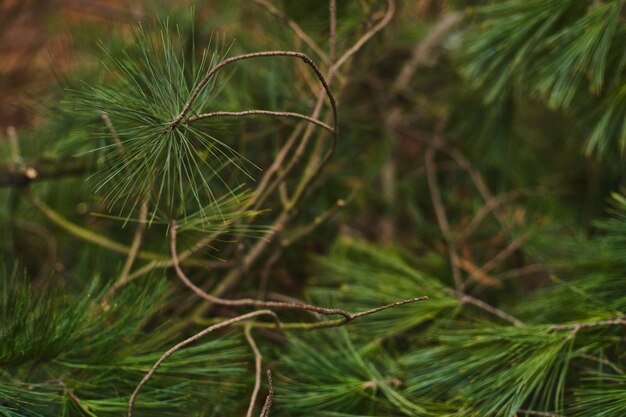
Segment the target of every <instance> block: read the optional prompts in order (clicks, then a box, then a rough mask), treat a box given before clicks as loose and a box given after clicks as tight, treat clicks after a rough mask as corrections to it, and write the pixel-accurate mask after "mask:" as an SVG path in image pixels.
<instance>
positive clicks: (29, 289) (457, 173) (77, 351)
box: [0, 0, 626, 417]
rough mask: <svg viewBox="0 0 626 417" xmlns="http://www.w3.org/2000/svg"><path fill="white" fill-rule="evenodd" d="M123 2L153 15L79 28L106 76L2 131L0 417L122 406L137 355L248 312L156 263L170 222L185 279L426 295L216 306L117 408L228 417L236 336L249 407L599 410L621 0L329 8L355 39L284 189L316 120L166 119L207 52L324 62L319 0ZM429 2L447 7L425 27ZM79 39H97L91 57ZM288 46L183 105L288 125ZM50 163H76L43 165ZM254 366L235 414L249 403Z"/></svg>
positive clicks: (90, 77)
mask: <svg viewBox="0 0 626 417" xmlns="http://www.w3.org/2000/svg"><path fill="white" fill-rule="evenodd" d="M149 3H150V4H149V5H147V6H146V7H145V9H144V11H143V12H144V13H145V14H146V16H147V15H149V14H150V13H151V12H154V14H155V17H154V20H153V21H154V22H156V23H152V24H145V23H142V24H141V26H139V27H138V28H134V29H131V30H130V31H129V32H125V31H124V30H119V31H117V30H112V31H111V32H110V33H108V32H107V33H104V32H103V33H99V29H97V26H93V27H92V28H90V29H89V32H88V33H85V36H84V37H78V38H77V41H76V47H77V48H79V50H80V52H81V54H84V55H82V56H86V57H89V58H92V57H97V60H98V61H100V57H101V56H104V57H103V61H104V62H103V64H100V63H97V64H96V63H94V62H89V63H88V64H87V65H78V67H77V69H76V70H75V71H74V72H72V73H71V74H68V77H67V80H64V81H63V85H64V86H65V87H66V89H65V92H64V93H62V92H61V91H56V92H55V93H54V97H52V99H51V100H50V102H49V103H48V102H47V101H46V103H45V106H42V108H43V107H45V108H46V109H47V114H46V115H45V119H46V120H44V121H42V122H41V124H40V125H38V126H37V127H36V128H33V129H32V130H31V131H27V129H22V128H20V129H18V131H19V138H18V139H19V140H17V141H16V143H17V144H18V145H20V146H17V147H16V146H15V143H14V142H9V141H6V142H5V141H3V140H2V141H0V159H1V161H0V186H5V185H8V186H13V188H11V189H8V190H4V189H3V190H0V233H1V234H0V236H2V239H0V256H1V257H3V258H4V259H13V258H15V259H17V260H19V261H21V263H22V266H21V267H19V268H17V267H16V268H14V269H13V270H11V269H10V268H9V266H11V265H12V264H10V263H7V265H8V266H7V268H9V269H7V268H5V269H3V270H0V415H1V416H8V417H17V416H42V417H48V416H50V417H52V416H92V417H95V416H98V417H106V416H119V415H124V414H126V413H127V410H128V402H129V399H130V396H131V393H132V392H133V390H134V389H135V387H137V384H138V383H139V382H140V381H141V380H142V378H143V377H144V376H145V375H146V373H147V372H148V371H149V370H150V369H151V368H152V366H153V365H154V364H155V363H156V362H157V361H158V360H159V359H160V358H162V355H163V354H164V352H167V351H168V349H170V348H172V346H174V345H176V344H178V343H180V342H181V341H182V340H186V339H187V338H188V337H190V336H192V335H195V334H198V332H201V331H203V330H205V329H206V327H205V326H206V325H207V323H210V324H214V323H216V322H217V321H221V320H224V319H225V318H232V317H236V316H238V315H241V314H244V313H246V312H249V310H248V309H247V307H249V305H250V304H246V306H242V305H241V304H239V305H232V304H231V305H216V304H211V303H208V302H207V301H206V299H202V298H201V297H197V296H196V295H197V292H198V291H196V294H195V295H194V294H193V293H192V292H191V291H189V288H187V287H185V286H184V285H182V283H181V282H180V281H177V280H176V277H177V274H175V272H178V271H173V270H172V268H171V267H172V266H173V263H172V261H171V259H172V258H171V253H170V251H171V248H170V244H171V241H170V237H171V234H170V232H171V230H172V229H171V227H172V224H173V221H175V222H176V225H177V230H178V231H180V232H181V235H180V239H179V240H178V244H177V248H178V254H179V256H180V258H181V265H180V267H181V268H182V270H184V272H185V273H186V274H188V277H189V280H191V281H192V282H193V283H194V284H195V285H197V287H199V288H202V289H203V290H205V291H206V292H208V293H211V294H216V295H218V296H222V297H225V298H247V297H251V298H255V297H257V294H259V295H258V297H259V298H263V297H265V298H267V299H272V300H289V301H292V300H293V299H294V298H295V299H300V298H303V299H306V300H307V301H308V302H310V303H314V304H315V305H320V306H324V307H329V308H338V309H343V310H346V311H348V312H350V313H355V312H362V311H365V310H368V309H372V308H375V307H379V306H381V305H386V304H389V303H393V302H396V301H399V300H403V299H408V298H412V297H417V296H423V295H426V296H428V301H426V302H420V303H413V304H406V305H402V306H400V307H398V308H392V309H387V310H384V311H380V312H378V313H376V314H371V315H367V316H364V317H359V318H358V319H355V320H353V321H351V322H349V323H348V325H346V326H343V327H341V328H337V329H330V328H327V329H317V330H315V331H304V330H302V329H306V328H310V326H311V324H312V322H314V321H317V320H322V319H327V320H333V319H337V318H338V317H341V316H337V317H335V316H333V317H328V318H326V317H322V316H321V315H318V314H315V313H312V312H311V311H307V312H303V311H297V310H296V311H294V310H292V309H287V310H282V309H277V310H276V314H277V316H278V317H279V318H280V320H281V321H282V322H284V323H286V324H290V326H285V328H283V329H282V330H280V329H276V328H275V327H274V323H269V322H265V321H264V320H265V319H262V320H259V321H252V322H246V323H244V322H238V323H237V324H236V325H233V326H232V328H231V329H230V330H224V331H222V330H220V331H219V332H215V333H211V334H210V335H209V336H206V338H205V339H202V340H200V341H196V342H195V343H194V344H192V345H190V346H187V347H185V348H183V349H181V350H179V351H177V352H176V353H174V354H173V355H172V356H171V357H168V358H167V359H166V360H165V361H164V362H163V364H162V366H161V367H160V368H159V369H158V370H157V371H156V373H155V374H154V375H153V376H152V378H151V379H149V380H148V381H147V383H146V385H145V386H144V387H143V389H142V391H141V394H140V395H139V397H138V399H137V402H136V413H135V415H136V416H137V415H139V416H163V417H166V416H172V417H174V416H192V417H201V416H202V417H204V416H206V417H208V416H215V417H219V416H235V415H245V412H246V409H247V408H248V404H249V401H250V396H251V393H252V390H253V387H254V386H255V381H254V374H255V373H254V365H253V364H254V355H253V351H252V350H251V349H250V346H248V345H246V343H245V339H244V338H243V337H242V336H241V335H240V333H241V331H240V330H241V329H240V328H239V327H238V326H245V325H249V326H251V329H252V330H251V332H252V334H253V336H254V339H255V340H256V343H257V344H258V347H259V349H260V352H261V353H262V358H261V359H262V366H263V367H264V368H269V369H271V370H272V372H273V375H274V384H275V398H274V402H275V407H274V408H273V409H272V410H271V413H270V415H271V416H275V417H281V416H285V417H287V416H294V415H295V416H299V415H306V416H309V415H310V416H325V417H357V416H361V417H374V416H385V417H399V416H413V417H431V416H432V417H435V416H447V417H466V416H467V417H489V416H498V417H500V416H502V417H521V416H523V415H545V416H548V415H549V416H554V417H557V416H558V417H587V416H601V417H622V416H624V415H626V402H625V400H624V398H626V378H625V374H624V371H625V369H626V351H625V349H624V336H625V335H624V329H626V327H625V326H624V320H625V318H626V286H625V285H624V270H625V267H626V237H625V236H626V196H625V195H624V191H623V190H622V191H618V190H620V186H623V180H624V175H625V174H624V173H625V172H626V171H625V170H624V168H625V165H624V161H623V158H622V153H623V148H624V146H625V144H626V87H625V86H626V78H625V76H624V74H625V70H626V55H625V54H624V48H623V45H624V44H625V42H626V26H625V24H624V13H625V10H626V9H624V7H626V3H625V0H606V1H592V0H580V1H579V0H528V1H523V0H508V1H495V2H494V1H478V0H471V1H470V0H467V1H465V0H464V1H453V2H433V1H420V2H400V4H398V5H397V6H398V11H397V12H396V16H395V18H394V19H395V20H393V24H390V25H388V26H387V27H386V29H385V31H384V33H382V34H381V33H376V34H375V35H374V36H372V37H371V38H367V36H369V35H366V34H368V33H369V34H371V33H372V32H368V31H370V30H372V29H373V28H375V27H376V25H377V24H378V23H380V22H381V20H382V19H384V16H386V12H387V11H388V9H386V8H385V7H387V6H388V5H390V4H393V3H394V2H391V1H388V2H386V1H375V0H359V1H352V2H337V3H338V4H337V7H338V15H337V16H338V20H337V43H336V47H337V56H336V58H337V57H340V56H342V54H345V53H352V52H354V54H355V55H354V56H353V57H351V58H350V59H348V60H347V61H345V65H344V66H342V67H341V68H338V69H337V72H336V73H335V74H333V81H332V83H331V88H332V90H333V93H334V94H335V95H336V97H337V99H338V100H337V102H338V103H340V124H341V129H340V133H341V135H340V138H339V139H340V140H339V145H338V148H337V155H336V157H335V159H334V160H333V161H332V162H331V163H330V164H328V165H327V166H326V167H325V171H324V172H323V173H322V175H320V176H319V177H316V180H317V181H316V182H311V183H309V182H307V180H308V178H309V177H308V176H309V175H311V173H313V172H315V171H316V168H317V167H318V166H319V165H318V164H319V162H320V161H321V160H322V159H323V157H324V155H325V152H326V149H327V144H328V142H327V139H328V137H327V136H328V135H327V132H323V131H321V130H320V131H318V130H317V128H315V127H313V126H310V125H307V124H298V121H294V120H293V119H288V118H280V119H278V118H269V117H268V118H266V117H259V118H257V117H250V118H245V119H244V118H229V119H217V118H215V119H207V120H202V121H194V122H193V123H187V122H189V120H188V119H187V118H184V119H181V121H180V123H177V124H176V125H175V126H174V125H173V124H172V123H173V121H174V120H176V118H177V117H178V115H180V114H181V111H182V110H183V109H184V106H185V104H186V103H187V101H188V99H189V97H190V95H191V94H192V92H193V91H194V89H195V88H196V86H197V85H198V83H199V81H200V80H201V79H202V78H203V77H204V76H205V74H207V71H208V70H210V69H211V68H214V67H215V65H217V64H218V63H219V62H220V61H221V60H223V59H224V58H225V57H226V56H227V55H231V56H232V55H235V53H240V52H241V53H247V52H256V51H261V50H277V49H284V50H297V51H305V52H306V53H307V54H308V55H309V56H311V58H313V60H314V61H315V62H316V63H317V64H318V65H319V67H320V69H321V70H322V72H324V73H328V72H329V66H328V56H329V54H328V52H327V51H328V49H329V48H328V41H329V37H330V36H329V33H328V32H329V30H328V27H329V22H328V13H329V8H328V4H326V3H324V4H320V3H319V2H314V1H312V0H311V1H301V2H279V1H271V2H270V3H271V4H272V5H273V6H274V7H276V8H277V10H278V11H279V12H278V13H276V12H274V13H272V12H271V10H273V9H271V8H270V9H268V8H267V6H263V3H267V2H263V1H255V2H238V1H230V0H229V1H226V0H222V1H215V2H210V4H208V3H207V4H204V3H202V2H197V7H198V12H197V13H196V14H195V15H194V14H193V13H188V12H187V10H188V9H187V8H184V7H180V5H179V4H178V2H156V3H153V2H149ZM0 7H2V6H0ZM77 7H78V6H77ZM453 8H457V9H458V10H457V11H458V12H460V13H465V14H466V16H465V20H464V21H463V22H461V23H459V24H458V25H457V26H455V27H452V28H450V29H449V30H450V32H449V33H448V34H444V35H443V37H442V38H441V39H439V40H437V41H436V42H434V44H433V45H430V44H429V42H430V40H432V39H431V38H430V36H431V35H432V34H433V33H436V32H437V30H438V29H437V28H438V25H439V22H440V20H441V19H443V16H445V14H446V13H450V12H453V11H454V10H453ZM172 9H173V10H172ZM99 10H100V9H99ZM103 10H105V11H106V10H108V11H111V10H109V9H107V8H106V6H103ZM268 10H270V12H268ZM280 12H284V13H285V15H284V16H283V15H281V14H280ZM168 14H169V16H167V15H168ZM276 14H278V16H277V15H276ZM289 19H292V20H293V22H291V21H290V20H289ZM132 20H135V18H134V17H133V18H132ZM147 20H150V19H147ZM294 23H295V24H297V26H296V25H294ZM111 25H112V26H117V23H115V24H113V23H112V24H111ZM120 26H121V25H120ZM124 27H125V26H124ZM300 29H302V30H304V31H306V33H307V35H308V36H310V40H303V39H302V35H301V34H299V33H297V32H298V30H300ZM1 32H2V30H1V29H0V34H1ZM224 32H225V33H226V34H227V36H225V37H227V38H228V39H236V40H237V41H236V42H234V43H233V44H232V45H230V46H229V47H228V48H223V47H222V46H220V45H221V43H220V42H216V41H214V39H217V38H222V36H221V35H219V36H218V35H217V33H220V34H221V33H224ZM214 33H215V35H214ZM93 36H98V37H100V38H104V39H107V40H106V41H103V42H101V43H100V48H99V49H97V48H93V49H91V48H90V47H89V46H88V45H90V44H91V43H92V40H93V39H92V37H93ZM364 36H365V37H364ZM366 38H367V39H366ZM364 39H365V40H367V42H365V43H363V44H361V42H362V40H364ZM424 39H430V40H429V41H428V42H425V44H424V43H419V42H421V41H423V40H424ZM222 43H223V42H222ZM416 43H419V44H418V46H419V47H418V48H414V46H415V44H416ZM207 45H208V46H207ZM357 46H358V47H357ZM359 48H360V49H359ZM357 50H358V51H357ZM411 56H413V58H415V57H416V56H417V58H418V61H419V62H418V65H417V68H416V69H415V74H414V76H413V77H412V80H411V82H410V83H409V84H408V85H406V86H405V87H404V88H403V89H402V91H400V92H398V91H395V90H394V88H393V87H392V86H393V85H394V82H395V81H396V77H397V76H398V75H399V74H400V73H402V72H403V69H406V68H407V67H405V66H404V63H405V60H406V59H407V58H409V57H411ZM409 59H410V58H409ZM294 62H295V61H294ZM294 62H288V63H287V64H285V63H284V62H283V59H282V58H281V59H277V60H273V59H269V58H268V59H264V60H263V62H262V64H256V61H252V60H250V61H247V63H246V64H245V65H244V64H241V65H237V70H236V71H232V72H229V73H227V74H222V73H220V75H219V76H218V77H213V78H212V79H211V80H210V81H209V82H208V83H207V84H206V85H205V86H204V88H203V89H201V90H200V91H199V95H198V96H197V98H196V99H195V100H194V102H193V104H192V106H191V108H190V111H189V113H188V114H187V117H189V116H194V115H198V114H201V113H204V112H212V111H239V110H247V109H268V110H275V111H281V110H282V111H286V110H289V111H298V112H301V113H302V114H311V111H312V109H313V108H314V106H315V102H316V96H318V94H319V93H320V90H319V85H318V83H317V80H315V79H314V78H313V77H312V76H311V74H310V72H308V68H306V67H305V66H304V65H302V63H299V62H296V63H294ZM77 80H82V83H80V84H79V83H78V82H77ZM227 87H228V88H227ZM42 100H43V99H42ZM57 102H60V103H61V104H62V106H61V107H62V108H61V109H60V110H58V109H56V107H58V104H57ZM315 117H316V118H318V119H319V120H321V121H324V122H328V121H329V120H330V114H329V111H328V109H327V108H325V107H323V108H322V110H321V111H320V114H319V115H318V116H315ZM396 122H397V123H396ZM583 141H584V142H585V145H584V146H581V142H583ZM581 149H583V150H584V151H585V152H586V154H587V156H585V155H583V152H581ZM591 153H595V154H597V155H598V156H601V158H599V159H592V158H589V157H588V156H589V154H591ZM73 155H74V156H76V157H77V158H76V161H80V163H81V167H82V168H83V169H82V170H80V172H75V171H76V170H73V171H72V172H70V173H67V172H65V171H64V170H66V168H67V167H66V166H65V164H64V163H63V162H64V161H66V160H68V159H69V160H71V161H74V159H71V158H72V156H73ZM243 155H246V156H248V157H249V158H250V159H253V160H254V163H253V162H251V161H249V160H248V159H247V158H246V157H244V156H243ZM425 155H431V156H433V158H432V159H429V160H428V162H430V164H425V163H424V161H425V158H424V157H425ZM459 156H460V157H459ZM280 158H284V159H280ZM57 165H58V166H57ZM257 165H258V167H264V172H261V170H260V169H259V168H258V167H257ZM29 168H37V169H39V171H37V172H36V174H38V175H42V174H46V172H47V171H46V170H51V171H52V173H51V174H50V175H43V176H44V177H45V178H41V177H36V176H35V177H34V178H29V179H27V178H25V177H26V176H27V174H28V175H31V176H32V175H33V172H31V171H29ZM57 168H58V169H60V170H61V171H63V172H61V173H58V172H56V171H55V170H56V169H57ZM7 172H8V173H9V174H10V175H7ZM259 173H260V175H257V174H259ZM12 176H14V177H16V178H17V181H16V182H13V181H14V180H13V179H12V178H13V177H12ZM66 176H72V177H73V178H65V177H66ZM61 177H63V178H61ZM257 177H259V178H257ZM7 178H8V179H7ZM3 181H4V182H3ZM84 183H86V184H87V185H89V187H87V186H86V185H85V184H84ZM24 186H28V187H30V189H29V190H27V192H24V190H22V187H24ZM255 187H256V188H255ZM93 191H96V193H95V194H94V193H92V192H93ZM436 192H439V194H440V195H439V199H440V200H441V201H437V198H434V197H435V193H436ZM32 196H37V197H38V198H39V199H40V200H41V201H45V202H46V207H47V210H45V209H44V210H42V208H41V206H38V205H37V204H34V203H33V201H36V200H34V199H33V198H32ZM294 196H297V198H296V199H295V200H294ZM347 196H350V197H349V198H348V197H347ZM609 197H610V198H609ZM338 199H339V200H338ZM294 201H295V202H296V203H295V204H293V202H294ZM144 203H145V204H147V207H148V214H147V215H146V216H145V218H144V216H142V215H138V213H141V212H142V210H141V209H140V208H141V207H142V206H143V204H144ZM442 214H443V216H442ZM59 218H61V219H63V220H62V221H59ZM55 219H56V220H55ZM446 225H447V227H446ZM446 229H448V230H446ZM77 231H78V232H77ZM16 263H18V262H16ZM158 271H161V272H158ZM455 274H456V275H458V276H456V277H455ZM459 277H460V281H461V283H460V284H458V283H455V278H456V279H457V280H458V279H459ZM207 298H208V297H207ZM244 304H245V303H244ZM338 321H341V319H340V318H339V319H338ZM301 322H302V323H301ZM331 323H332V322H331ZM255 326H256V327H259V329H257V328H255ZM257 382H258V383H259V384H260V386H261V389H260V392H259V396H258V398H257V401H256V404H257V409H256V410H255V412H254V413H253V415H258V411H259V410H258V409H259V408H260V407H259V405H260V404H262V403H263V398H264V396H265V394H266V393H267V391H268V390H267V383H266V382H265V381H264V380H260V381H257Z"/></svg>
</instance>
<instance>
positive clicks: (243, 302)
mask: <svg viewBox="0 0 626 417" xmlns="http://www.w3.org/2000/svg"><path fill="white" fill-rule="evenodd" d="M176 235H177V227H176V222H175V221H173V222H172V226H171V228H170V236H171V240H170V248H171V252H172V260H173V262H174V269H175V270H176V275H178V278H180V280H181V281H182V282H183V283H184V284H185V285H186V286H187V287H188V288H189V289H191V290H192V291H193V292H194V293H195V294H196V295H198V296H199V297H201V298H203V299H205V300H207V301H209V302H210V303H213V304H218V305H224V306H231V307H242V306H246V307H260V308H279V309H290V310H306V311H312V312H314V313H318V314H322V315H326V316H331V315H340V316H343V318H344V319H345V320H346V322H348V321H351V320H354V319H356V318H358V317H361V316H363V315H367V314H372V313H376V312H378V311H381V310H385V309H387V308H391V307H395V306H396V305H402V304H406V303H409V302H414V301H421V300H425V299H426V298H424V297H418V298H413V299H410V300H404V301H400V302H399V303H394V304H393V305H388V306H383V307H378V308H376V309H372V310H368V311H366V312H360V313H354V314H353V313H349V312H347V311H345V310H343V309H340V308H325V307H318V306H314V305H311V304H305V303H288V302H282V301H264V300H255V299H252V298H242V299H236V300H227V299H223V298H220V297H216V296H214V295H211V294H208V293H206V292H205V291H204V290H202V288H200V287H198V286H197V285H195V284H194V283H193V282H191V280H190V279H189V278H188V277H187V276H186V275H185V273H184V272H183V270H182V269H181V267H180V264H179V262H178V255H177V253H176V252H177V249H176Z"/></svg>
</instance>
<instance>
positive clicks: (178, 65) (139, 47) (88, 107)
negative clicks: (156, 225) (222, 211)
mask: <svg viewBox="0 0 626 417" xmlns="http://www.w3.org/2000/svg"><path fill="white" fill-rule="evenodd" d="M102 48H103V50H104V51H105V53H106V65H107V70H108V73H107V74H105V76H104V77H103V79H102V81H101V82H100V83H99V84H98V85H89V84H87V85H85V87H84V88H83V91H82V92H81V93H80V95H79V96H78V97H77V98H76V99H75V100H74V102H73V103H74V104H73V106H74V109H75V110H80V111H87V112H89V114H92V115H93V114H106V115H107V116H108V117H109V118H110V120H111V123H112V126H113V128H112V129H110V130H108V131H106V132H105V133H104V134H103V135H100V136H99V137H98V139H100V140H101V141H103V142H104V143H106V144H105V145H103V146H101V147H99V148H97V149H95V151H97V152H101V153H103V154H104V155H105V157H106V159H107V162H106V164H105V166H104V167H103V168H101V170H100V172H99V174H98V178H99V179H98V180H97V181H98V183H97V184H98V185H97V186H96V191H103V192H104V197H105V199H106V200H108V201H110V202H111V204H112V203H116V202H119V203H120V204H121V207H120V208H119V210H121V211H124V209H125V208H127V206H128V205H130V208H131V209H132V208H135V207H136V205H137V204H138V203H137V202H138V201H143V200H147V201H149V202H151V203H153V204H154V206H155V211H160V212H162V213H163V215H165V216H168V217H170V216H172V215H180V214H187V210H188V209H187V207H188V205H189V204H192V205H193V206H195V210H193V211H197V212H198V213H199V214H201V215H202V214H203V213H204V208H205V207H206V206H207V205H211V204H213V205H215V203H216V202H217V201H218V199H220V198H221V196H222V193H223V190H224V189H225V190H227V191H229V190H231V189H232V188H234V187H236V185H235V184H234V183H233V178H230V177H229V178H228V179H229V182H226V181H225V180H224V179H223V178H222V176H223V175H225V174H224V172H228V173H229V174H230V173H231V171H232V170H233V169H234V170H235V171H241V172H242V173H244V174H245V175H247V176H249V175H250V174H249V173H248V170H247V166H251V165H250V163H249V162H248V161H247V160H245V159H244V158H243V157H242V156H241V155H239V154H238V153H237V152H236V151H235V150H234V149H233V148H232V147H231V146H229V145H228V144H227V143H225V142H223V141H221V140H219V139H217V138H215V137H214V136H213V135H212V134H211V133H209V132H207V131H206V130H205V129H200V128H198V127H196V126H195V125H191V124H189V123H180V124H178V126H176V128H174V129H170V124H171V123H172V121H173V120H174V119H175V118H176V117H177V116H178V114H179V113H180V112H181V109H182V108H183V107H184V105H185V103H186V102H187V100H188V99H189V97H190V96H191V93H192V91H193V90H194V88H195V86H196V85H198V83H199V82H200V80H201V79H202V77H204V75H205V73H206V72H207V69H208V68H210V67H212V66H214V65H215V64H216V62H217V61H218V59H219V58H220V57H219V55H218V53H217V52H210V51H209V50H208V49H203V50H202V51H201V52H200V53H199V56H196V52H195V46H193V44H192V51H191V53H190V55H191V56H190V57H185V55H184V54H183V51H184V49H185V46H184V44H183V39H182V37H181V35H180V32H177V33H175V34H172V33H171V29H170V28H169V25H168V24H167V23H164V24H163V25H162V27H161V28H160V29H158V30H156V31H155V30H147V29H144V28H143V27H139V28H137V29H135V30H134V31H133V44H132V47H131V48H129V49H127V50H126V49H125V50H122V51H120V52H117V51H115V52H113V51H107V49H106V46H104V45H103V46H102ZM216 89H218V88H217V86H216V78H213V79H212V80H209V83H208V84H207V85H205V87H204V88H203V89H202V90H201V91H200V93H199V94H198V96H197V98H196V99H195V101H194V102H193V105H192V108H191V115H195V114H198V113H200V112H203V111H206V110H207V109H212V108H213V109H214V108H215V107H216V100H215V94H216ZM113 129H114V130H113ZM118 142H119V143H118ZM120 143H121V146H122V149H123V150H120ZM229 170H230V171H229ZM233 196H236V194H233ZM193 206H192V207H193ZM213 208H214V207H213ZM209 215H210V214H209Z"/></svg>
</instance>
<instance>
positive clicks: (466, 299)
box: [445, 289, 524, 326]
mask: <svg viewBox="0 0 626 417" xmlns="http://www.w3.org/2000/svg"><path fill="white" fill-rule="evenodd" d="M445 292H447V293H448V294H450V295H452V296H454V297H456V298H458V299H459V301H460V302H461V303H467V304H472V305H473V306H475V307H478V308H480V309H482V310H485V311H486V312H488V313H490V314H493V315H494V316H496V317H499V318H501V319H502V320H504V321H507V322H509V323H511V324H513V325H514V326H522V325H523V324H524V322H522V321H521V320H519V319H518V318H516V317H513V316H512V315H510V314H508V313H505V312H504V311H502V310H500V309H498V308H495V307H493V306H491V305H489V304H487V303H485V302H484V301H482V300H479V299H478V298H474V297H472V296H471V295H468V294H465V293H464V292H461V291H456V290H452V289H447V290H446V291H445Z"/></svg>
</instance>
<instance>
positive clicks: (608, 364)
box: [580, 354, 624, 374]
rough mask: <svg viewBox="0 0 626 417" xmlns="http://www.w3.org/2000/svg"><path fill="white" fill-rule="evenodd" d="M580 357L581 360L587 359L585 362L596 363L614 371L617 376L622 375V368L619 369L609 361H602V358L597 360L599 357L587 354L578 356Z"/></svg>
mask: <svg viewBox="0 0 626 417" xmlns="http://www.w3.org/2000/svg"><path fill="white" fill-rule="evenodd" d="M580 357H581V358H583V359H587V360H590V361H593V362H597V363H599V364H602V365H606V366H608V367H609V368H611V369H612V370H614V371H615V372H617V373H618V374H623V373H624V370H623V369H622V368H620V367H619V366H617V365H615V364H614V363H613V362H611V361H609V360H607V359H603V358H599V357H597V356H594V355H587V354H583V355H580Z"/></svg>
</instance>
